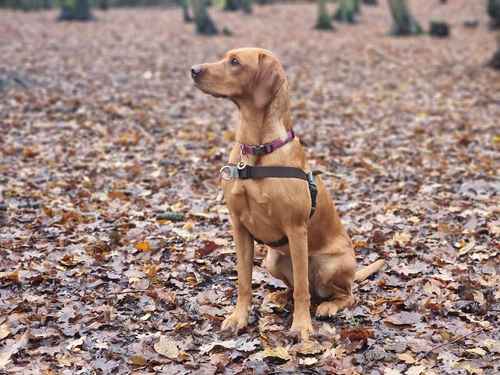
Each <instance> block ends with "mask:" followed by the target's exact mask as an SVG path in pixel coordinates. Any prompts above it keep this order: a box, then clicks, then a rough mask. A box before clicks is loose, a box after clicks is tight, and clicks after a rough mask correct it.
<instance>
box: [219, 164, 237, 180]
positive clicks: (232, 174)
mask: <svg viewBox="0 0 500 375" xmlns="http://www.w3.org/2000/svg"><path fill="white" fill-rule="evenodd" d="M219 174H220V177H221V178H222V179H223V180H224V181H231V180H234V179H235V178H238V168H237V167H235V166H234V165H225V166H223V167H222V168H221V169H220V170H219Z"/></svg>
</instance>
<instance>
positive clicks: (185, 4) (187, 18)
mask: <svg viewBox="0 0 500 375" xmlns="http://www.w3.org/2000/svg"><path fill="white" fill-rule="evenodd" d="M179 4H180V6H181V8H182V19H183V20H184V22H193V19H192V18H191V15H190V14H189V0H179Z"/></svg>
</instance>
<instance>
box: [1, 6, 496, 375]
mask: <svg viewBox="0 0 500 375" xmlns="http://www.w3.org/2000/svg"><path fill="white" fill-rule="evenodd" d="M380 3H381V5H380V6H377V7H368V6H364V7H363V12H362V15H361V17H360V20H359V23H358V24H357V25H354V26H352V25H344V24H339V23H337V24H336V31H335V32H332V33H330V32H318V31H314V30H312V26H313V25H314V22H315V16H316V5H314V4H297V5H273V6H265V7H258V6H257V7H255V9H254V14H253V15H250V16H245V15H242V14H241V13H224V12H221V11H216V10H211V13H212V15H213V17H214V19H215V21H216V23H217V25H218V26H219V27H220V28H221V29H222V27H223V26H227V27H229V28H230V29H231V30H232V31H233V33H234V35H233V36H231V37H226V36H217V37H213V38H206V37H198V36H195V35H194V33H193V26H192V25H189V24H184V23H182V20H181V12H180V11H179V10H178V9H148V10H144V9H134V10H124V9H122V10H114V9H113V10H110V11H108V12H106V13H102V12H96V16H97V19H98V21H97V22H91V23H84V24H76V23H75V24H69V23H67V24H64V23H56V22H54V19H55V18H56V13H55V12H42V13H15V12H9V11H0V35H2V38H1V40H0V79H2V81H1V82H2V83H1V84H0V259H1V261H0V373H1V374H3V373H8V374H59V373H60V374H94V373H97V374H109V373H116V374H127V373H134V374H153V373H163V374H200V375H205V374H214V373H221V374H240V373H245V374H252V373H255V374H267V373H273V374H285V373H289V374H298V373H303V374H344V373H345V374H387V375H394V374H408V375H419V374H498V373H499V372H500V369H499V364H500V341H499V331H498V326H499V325H498V323H499V310H500V304H499V302H498V299H499V297H500V289H499V286H500V278H499V276H498V271H499V267H498V264H499V250H500V249H499V238H500V237H499V236H500V219H499V213H500V210H499V191H500V182H499V179H498V170H499V165H500V163H499V162H500V130H499V123H500V74H499V73H497V72H494V71H493V70H490V69H488V68H487V67H485V63H486V62H487V60H488V59H489V57H490V56H492V54H493V51H494V50H495V39H494V35H493V34H492V33H491V32H490V31H489V30H488V28H487V16H486V12H485V10H484V6H483V5H484V4H483V2H481V1H477V2H472V1H467V0H456V1H449V2H448V4H447V5H440V2H438V1H437V0H432V1H431V0H422V1H418V4H417V2H416V1H412V2H411V3H412V4H413V8H414V9H415V14H416V17H417V18H418V19H419V20H420V21H421V22H422V24H423V25H424V26H425V27H426V28H427V27H428V23H429V21H430V20H431V19H434V18H445V19H446V20H448V22H450V24H451V27H452V35H451V38H448V39H439V40H438V39H432V38H430V37H428V36H421V37H411V38H393V37H390V36H388V35H387V31H388V30H389V29H390V25H391V21H390V16H389V13H388V10H387V8H386V5H385V3H386V2H385V1H382V2H380ZM332 8H333V7H332ZM467 20H479V26H478V27H477V28H466V27H464V21H467ZM252 45H253V46H261V47H265V48H268V49H270V50H272V51H274V52H275V53H276V54H277V55H278V56H279V57H280V58H281V60H282V62H283V64H284V66H285V70H286V72H287V75H288V78H289V81H290V88H291V90H290V91H291V95H292V98H291V100H292V105H293V109H292V114H293V118H294V129H295V130H296V133H297V134H298V136H299V137H300V138H301V140H302V141H303V142H304V143H305V145H306V147H307V154H308V157H309V158H310V160H311V165H312V166H313V168H315V169H321V170H323V171H324V172H325V173H324V174H323V179H324V181H325V183H326V185H327V187H328V189H329V192H330V193H331V195H332V196H333V197H334V200H335V202H336V204H337V207H338V210H339V212H340V213H341V216H342V220H343V223H344V225H345V226H346V228H347V230H348V232H349V234H350V235H351V237H352V239H353V242H354V244H355V248H356V255H357V258H358V262H359V264H360V265H361V264H367V263H370V262H372V261H374V260H375V259H377V258H383V259H385V260H386V267H385V269H384V270H383V271H382V272H380V273H379V274H377V275H375V276H374V277H373V278H372V279H370V280H367V281H365V282H363V283H361V284H360V285H357V287H356V291H355V295H356V299H357V304H356V306H354V307H353V308H351V309H347V310H345V311H342V312H340V313H339V314H338V315H337V316H336V317H335V318H332V319H330V320H326V321H319V320H317V319H314V321H313V325H314V327H315V330H316V336H315V338H314V340H315V341H314V344H310V345H297V343H296V342H295V341H294V339H293V338H292V337H290V336H289V335H288V333H287V332H288V330H289V327H290V324H291V311H292V310H291V309H292V305H291V302H290V301H289V300H286V299H283V298H281V294H280V293H279V292H280V291H283V290H284V289H283V284H282V283H280V282H278V281H277V280H275V279H273V278H271V277H270V276H269V274H268V273H267V272H266V271H265V270H264V269H263V268H262V267H261V261H262V257H263V254H265V249H264V248H262V247H260V246H259V249H258V250H259V251H258V257H257V259H256V260H255V271H254V278H253V284H254V305H253V309H252V312H251V321H250V325H249V327H248V329H247V330H246V331H244V332H243V333H241V334H240V335H239V336H238V337H235V338H230V337H229V338H228V337H223V336H221V335H220V333H219V329H220V324H221V321H222V320H223V318H224V317H225V316H227V314H228V312H230V311H231V309H232V306H233V304H234V302H235V298H236V290H235V285H236V271H235V254H234V244H233V240H232V236H231V234H230V226H229V223H228V211H227V209H226V207H225V205H224V202H223V199H222V196H221V191H220V188H219V181H218V170H219V168H220V167H221V166H222V165H223V164H224V162H225V160H227V157H228V150H229V148H230V147H231V145H232V144H233V143H234V127H235V124H236V121H237V118H236V109H235V108H234V106H233V105H232V104H231V103H230V102H227V101H224V100H221V99H215V98H212V97H209V96H207V95H204V94H202V93H201V92H199V91H197V90H195V89H194V88H193V85H192V83H191V81H190V78H189V68H190V66H191V65H192V64H195V63H199V62H206V61H214V60H216V59H217V58H219V57H220V56H221V55H222V54H223V53H224V52H225V51H226V50H228V49H230V48H233V47H241V46H252ZM313 312H314V310H313Z"/></svg>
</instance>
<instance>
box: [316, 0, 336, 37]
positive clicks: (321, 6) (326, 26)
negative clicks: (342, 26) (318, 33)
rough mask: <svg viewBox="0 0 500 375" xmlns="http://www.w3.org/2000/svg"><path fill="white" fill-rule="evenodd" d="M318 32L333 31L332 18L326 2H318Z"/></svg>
mask: <svg viewBox="0 0 500 375" xmlns="http://www.w3.org/2000/svg"><path fill="white" fill-rule="evenodd" d="M315 29H316V30H333V25H332V18H331V17H330V15H329V14H328V9H327V6H326V0H318V18H317V20H316V26H315Z"/></svg>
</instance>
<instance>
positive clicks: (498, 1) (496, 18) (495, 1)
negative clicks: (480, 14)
mask: <svg viewBox="0 0 500 375" xmlns="http://www.w3.org/2000/svg"><path fill="white" fill-rule="evenodd" d="M488 14H489V16H490V17H491V24H490V26H491V28H492V29H500V0H488Z"/></svg>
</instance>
